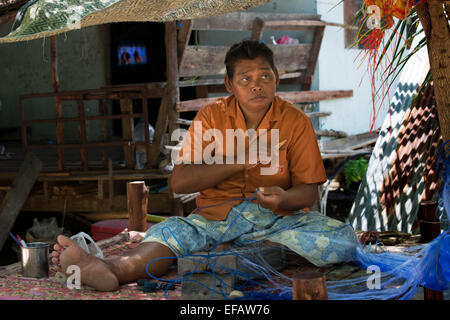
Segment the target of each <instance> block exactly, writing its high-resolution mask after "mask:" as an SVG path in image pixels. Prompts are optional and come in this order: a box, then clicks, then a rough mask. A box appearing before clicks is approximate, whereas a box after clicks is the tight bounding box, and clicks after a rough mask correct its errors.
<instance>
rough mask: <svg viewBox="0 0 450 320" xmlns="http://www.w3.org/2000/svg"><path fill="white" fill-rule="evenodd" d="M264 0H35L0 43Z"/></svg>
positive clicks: (223, 10)
mask: <svg viewBox="0 0 450 320" xmlns="http://www.w3.org/2000/svg"><path fill="white" fill-rule="evenodd" d="M266 2H269V0H170V1H169V0H89V1H81V0H37V1H35V2H34V3H28V6H24V7H22V9H21V12H19V14H18V16H17V17H16V22H15V24H14V27H15V30H14V31H12V32H11V33H10V34H8V35H7V36H5V37H3V38H0V43H2V42H17V41H25V40H33V39H37V38H42V37H48V36H51V35H55V34H59V33H62V32H67V31H70V30H76V29H80V28H84V27H88V26H93V25H99V24H105V23H112V22H126V21H159V22H162V21H175V20H188V19H193V18H201V17H207V16H216V15H221V14H225V13H230V12H234V11H242V10H247V9H249V8H252V7H256V6H260V5H262V4H264V3H266ZM30 4H31V5H30Z"/></svg>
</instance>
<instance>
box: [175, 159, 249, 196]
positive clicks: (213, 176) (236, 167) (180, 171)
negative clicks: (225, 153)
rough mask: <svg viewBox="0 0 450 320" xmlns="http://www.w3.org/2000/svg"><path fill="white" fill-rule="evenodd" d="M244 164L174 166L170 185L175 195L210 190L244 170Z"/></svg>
mask: <svg viewBox="0 0 450 320" xmlns="http://www.w3.org/2000/svg"><path fill="white" fill-rule="evenodd" d="M245 167H246V165H245V164H181V165H175V167H174V168H173V172H172V176H171V177H170V179H171V180H170V185H171V187H172V190H173V192H175V193H194V192H199V191H202V190H204V189H207V188H211V187H214V186H216V185H217V184H219V183H220V182H222V181H224V180H226V179H228V178H229V177H231V176H234V175H235V174H237V173H239V172H240V171H242V170H244V169H245Z"/></svg>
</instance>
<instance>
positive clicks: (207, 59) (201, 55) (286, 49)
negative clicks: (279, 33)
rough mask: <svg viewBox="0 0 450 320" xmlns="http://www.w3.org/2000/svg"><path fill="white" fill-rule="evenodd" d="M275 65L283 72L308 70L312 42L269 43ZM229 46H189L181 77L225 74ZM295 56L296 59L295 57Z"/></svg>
mask: <svg viewBox="0 0 450 320" xmlns="http://www.w3.org/2000/svg"><path fill="white" fill-rule="evenodd" d="M268 47H270V48H271V49H272V51H273V54H274V61H275V65H276V66H277V68H278V69H279V70H280V71H281V72H295V71H298V70H306V69H307V68H308V62H309V61H310V58H309V57H310V54H311V48H312V45H311V44H304V43H303V44H298V45H289V46H280V45H272V44H269V45H268ZM228 49H229V47H227V46H206V45H205V46H193V45H192V46H187V47H186V51H185V62H184V63H183V65H182V66H181V68H180V71H179V72H180V76H181V77H193V76H202V75H224V74H225V65H224V63H223V62H224V60H225V55H226V53H227V51H228ZM293 57H295V59H293Z"/></svg>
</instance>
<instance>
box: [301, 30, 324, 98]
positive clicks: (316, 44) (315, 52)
mask: <svg viewBox="0 0 450 320" xmlns="http://www.w3.org/2000/svg"><path fill="white" fill-rule="evenodd" d="M324 32H325V26H323V27H318V28H315V29H314V39H313V44H312V48H311V52H310V54H309V61H308V69H307V70H306V74H305V76H307V77H310V79H311V82H312V77H313V75H314V71H315V70H316V64H317V60H318V58H319V51H320V47H321V45H322V38H323V34H324ZM302 89H304V90H310V89H311V83H310V84H309V85H308V84H306V85H304V86H302Z"/></svg>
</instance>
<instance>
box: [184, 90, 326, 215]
mask: <svg viewBox="0 0 450 320" xmlns="http://www.w3.org/2000/svg"><path fill="white" fill-rule="evenodd" d="M194 127H196V128H194ZM227 129H228V130H229V132H236V130H239V129H242V130H243V132H248V131H247V127H246V124H245V118H244V115H243V114H242V111H241V109H240V107H239V105H238V103H237V100H236V98H235V96H234V95H231V96H229V97H227V98H219V99H218V100H217V101H216V102H214V103H212V104H209V105H207V106H205V107H203V108H202V109H200V110H199V111H198V113H197V115H196V117H195V118H194V121H193V123H192V124H191V126H190V127H189V130H188V133H189V135H187V136H186V138H185V140H184V142H183V145H182V149H181V150H180V152H179V154H178V157H177V161H176V162H177V163H180V162H181V161H183V162H184V163H195V162H197V163H208V162H207V161H212V160H211V158H213V157H214V155H215V154H216V153H220V151H219V150H222V152H223V153H222V154H226V155H229V154H230V153H229V151H227V149H226V145H229V141H231V139H227V133H226V132H227ZM274 129H276V130H275V131H276V133H277V134H278V141H279V142H283V141H284V140H286V142H285V143H284V144H283V145H282V146H281V147H280V149H279V157H278V159H279V160H278V165H275V164H265V165H260V166H257V167H254V168H251V169H248V170H244V171H242V172H240V173H238V174H236V175H234V176H232V177H230V178H229V179H227V180H225V181H222V182H221V183H219V184H217V185H216V186H215V187H212V188H208V189H205V190H203V191H201V192H200V195H199V196H198V197H197V199H196V203H197V209H198V210H197V211H196V213H198V214H200V215H202V216H204V217H205V218H207V219H210V220H224V219H225V218H226V217H227V215H228V212H229V210H230V209H231V208H232V207H233V206H235V205H237V204H239V203H240V202H242V199H240V200H237V199H235V198H247V199H248V198H250V197H251V196H252V195H253V193H254V192H255V191H256V188H258V187H269V186H279V187H281V188H283V189H285V190H287V189H289V188H290V187H292V186H294V185H297V184H313V183H317V184H321V183H324V182H325V181H326V180H327V177H326V174H325V168H324V166H323V161H322V157H321V155H320V150H319V146H318V144H317V138H316V135H315V132H314V128H313V126H312V123H311V121H310V120H309V118H308V117H307V116H306V115H305V114H304V113H303V112H302V111H301V110H299V109H298V108H297V107H295V106H294V105H292V104H291V103H289V102H287V101H285V100H283V99H281V98H280V97H278V96H276V97H275V98H274V100H273V102H272V105H271V107H270V109H269V110H268V111H267V113H266V115H265V116H264V118H263V120H262V121H261V123H260V125H259V127H258V128H257V129H256V133H257V135H258V137H259V136H260V134H261V133H262V132H264V130H267V137H268V138H267V143H268V144H269V145H270V142H271V141H272V137H274V141H275V137H276V136H275V133H274V132H275V131H274ZM188 137H189V138H188ZM230 138H231V136H230ZM196 139H197V140H196ZM233 139H234V154H237V145H238V142H237V138H236V137H233ZM246 143H247V145H248V138H247V140H246ZM208 154H211V158H210V159H209V160H208V157H205V156H204V155H208ZM235 163H236V162H235ZM261 168H266V169H265V170H270V171H266V173H265V174H262V171H261ZM269 168H270V169H269ZM267 172H269V173H270V174H267ZM253 201H255V202H256V200H253ZM223 202H225V203H223ZM274 213H276V214H284V215H289V214H292V213H293V212H289V211H284V210H276V211H275V212H274Z"/></svg>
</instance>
